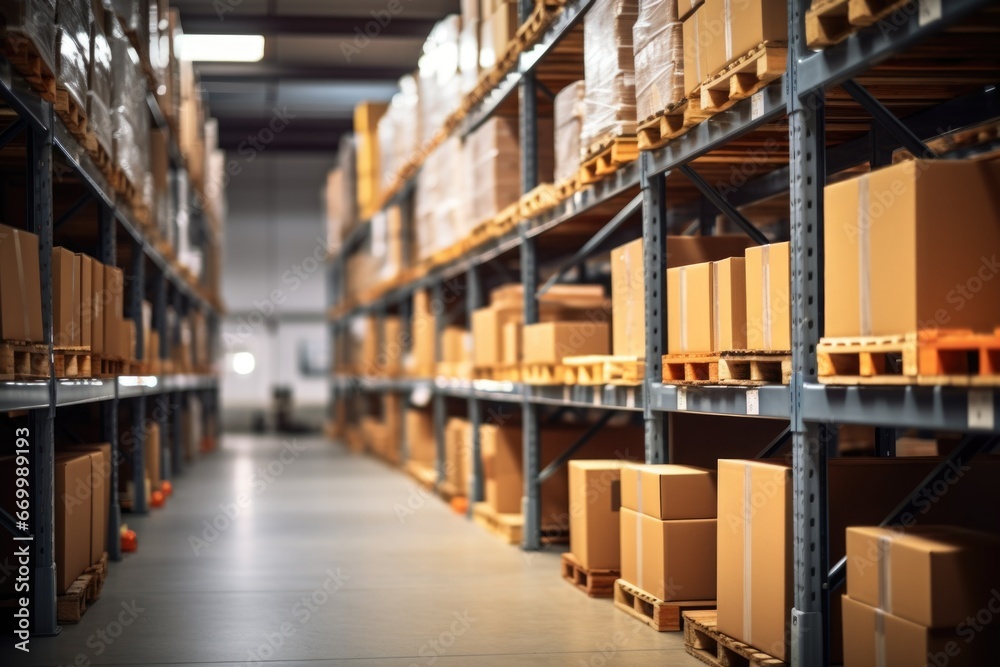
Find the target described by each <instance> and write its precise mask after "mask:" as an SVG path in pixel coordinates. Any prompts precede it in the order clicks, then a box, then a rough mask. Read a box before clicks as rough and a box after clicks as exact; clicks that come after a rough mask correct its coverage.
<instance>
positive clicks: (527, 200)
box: [518, 183, 562, 219]
mask: <svg viewBox="0 0 1000 667" xmlns="http://www.w3.org/2000/svg"><path fill="white" fill-rule="evenodd" d="M561 201H562V199H561V198H560V196H559V191H558V190H557V189H556V187H555V186H554V185H552V184H551V183H542V184H541V185H539V186H538V187H536V188H534V189H533V190H531V192H528V193H527V194H525V195H523V196H522V197H521V199H520V200H518V209H519V210H518V213H519V214H520V216H521V218H524V219H527V218H533V217H535V216H536V215H539V214H541V213H544V212H545V211H548V210H550V209H553V208H555V207H556V206H558V205H559V203H560V202H561Z"/></svg>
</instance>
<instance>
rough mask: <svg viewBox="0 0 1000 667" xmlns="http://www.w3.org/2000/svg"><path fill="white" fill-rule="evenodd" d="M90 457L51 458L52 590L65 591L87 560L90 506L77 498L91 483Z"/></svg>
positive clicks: (74, 455)
mask: <svg viewBox="0 0 1000 667" xmlns="http://www.w3.org/2000/svg"><path fill="white" fill-rule="evenodd" d="M93 465H94V463H93V460H92V457H91V456H90V454H87V453H84V454H74V453H66V454H57V455H56V457H55V503H56V507H55V542H56V549H55V561H56V590H58V591H63V592H65V591H66V590H67V589H68V588H69V586H70V584H72V583H73V582H74V581H75V580H76V578H77V577H79V576H80V575H81V574H83V571H84V570H86V569H87V568H88V567H90V566H91V565H93V564H94V562H93V561H92V560H91V559H90V537H91V534H90V533H91V514H90V513H91V503H90V502H89V501H88V502H82V501H81V499H80V498H78V497H77V492H78V490H79V489H88V488H89V487H90V483H91V474H92V469H93Z"/></svg>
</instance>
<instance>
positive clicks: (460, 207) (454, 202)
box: [414, 135, 475, 260]
mask: <svg viewBox="0 0 1000 667" xmlns="http://www.w3.org/2000/svg"><path fill="white" fill-rule="evenodd" d="M467 172H468V163H467V161H466V152H465V147H464V146H463V144H462V141H461V139H460V138H459V137H458V136H455V135H453V136H451V137H449V138H448V139H447V140H445V142H444V143H443V144H441V146H439V147H438V148H437V149H436V150H435V151H434V152H432V153H431V154H430V155H429V156H428V157H427V160H426V161H425V162H424V165H423V167H422V168H421V169H420V173H419V174H418V176H417V191H416V194H415V199H416V203H415V204H414V207H415V211H416V213H415V215H416V228H415V230H414V234H415V244H416V258H417V259H418V260H419V259H425V258H428V257H430V256H431V255H433V254H434V253H436V252H438V251H440V250H443V249H445V248H447V247H449V246H451V245H453V244H454V243H455V242H457V241H458V240H460V239H462V238H464V237H465V236H466V235H467V234H468V232H469V230H470V229H471V227H472V226H473V225H474V224H475V223H474V222H473V217H472V216H470V215H469V206H470V198H469V188H470V187H472V184H471V183H469V182H468V176H467Z"/></svg>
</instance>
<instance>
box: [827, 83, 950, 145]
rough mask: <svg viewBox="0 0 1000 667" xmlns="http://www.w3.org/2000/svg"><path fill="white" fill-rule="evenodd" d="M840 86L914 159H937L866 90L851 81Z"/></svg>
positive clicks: (918, 138) (911, 131)
mask: <svg viewBox="0 0 1000 667" xmlns="http://www.w3.org/2000/svg"><path fill="white" fill-rule="evenodd" d="M840 85H841V87H843V89H844V90H845V91H847V94H848V95H850V96H851V97H852V98H854V101H855V102H857V103H858V104H860V105H861V106H862V107H863V108H864V110H865V111H867V112H868V113H870V114H871V115H872V118H874V119H875V121H876V122H877V123H878V124H879V125H880V126H881V127H882V128H883V129H884V130H885V131H886V132H888V133H889V134H890V135H891V136H892V138H893V139H895V140H896V141H898V142H899V143H900V145H902V146H903V148H905V149H906V150H908V151H910V152H911V153H913V155H914V156H915V157H918V158H928V159H933V158H936V157H937V155H935V154H934V151H932V150H931V149H930V148H928V147H927V144H925V143H924V142H923V141H921V140H920V137H918V136H917V135H916V134H914V133H913V130H911V129H910V128H908V127H907V126H906V124H905V123H903V122H902V121H900V120H899V119H898V118H896V116H894V115H893V114H892V112H891V111H889V110H888V109H886V108H885V107H884V106H883V105H882V103H881V102H879V101H878V100H877V99H875V96H874V95H872V94H871V93H870V92H868V89H867V88H865V87H864V86H862V85H861V84H860V83H858V82H857V81H854V80H853V79H852V80H850V81H845V82H844V83H842V84H840Z"/></svg>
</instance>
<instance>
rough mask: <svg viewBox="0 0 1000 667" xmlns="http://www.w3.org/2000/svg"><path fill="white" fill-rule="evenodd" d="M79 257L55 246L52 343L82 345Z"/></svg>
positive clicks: (53, 250)
mask: <svg viewBox="0 0 1000 667" xmlns="http://www.w3.org/2000/svg"><path fill="white" fill-rule="evenodd" d="M79 283H80V259H79V258H78V257H77V256H76V255H74V254H73V253H72V252H70V251H69V250H66V248H53V249H52V337H53V338H52V342H53V344H54V345H56V346H71V347H76V346H79V345H80V344H81V343H80V308H79V302H78V301H77V299H78V298H79V294H80V284H79Z"/></svg>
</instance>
